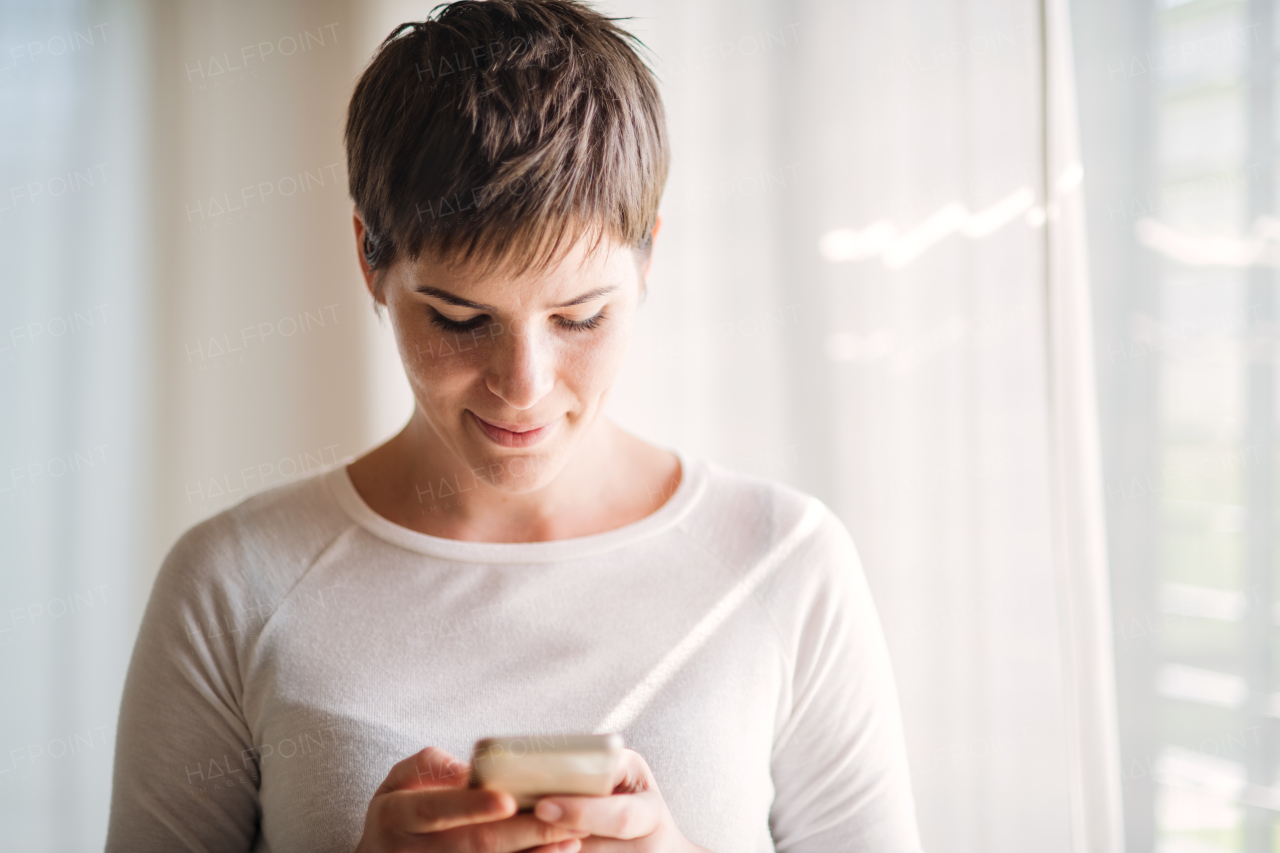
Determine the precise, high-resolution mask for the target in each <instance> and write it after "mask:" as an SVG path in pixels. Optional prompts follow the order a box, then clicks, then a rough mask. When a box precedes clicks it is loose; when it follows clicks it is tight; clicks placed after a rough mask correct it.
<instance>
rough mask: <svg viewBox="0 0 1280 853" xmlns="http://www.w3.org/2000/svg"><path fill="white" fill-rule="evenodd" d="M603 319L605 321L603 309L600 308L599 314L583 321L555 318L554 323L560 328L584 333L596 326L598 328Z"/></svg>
mask: <svg viewBox="0 0 1280 853" xmlns="http://www.w3.org/2000/svg"><path fill="white" fill-rule="evenodd" d="M604 319H605V313H604V309H603V308H601V309H600V311H599V313H597V314H596V315H595V316H594V317H588V318H587V319H585V320H570V319H568V318H567V317H559V316H557V317H556V322H557V323H559V324H560V326H561V327H562V328H565V329H572V330H574V331H585V330H587V329H594V328H595V327H596V326H599V325H600V322H601V321H602V320H604Z"/></svg>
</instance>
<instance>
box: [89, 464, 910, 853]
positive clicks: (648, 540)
mask: <svg viewBox="0 0 1280 853" xmlns="http://www.w3.org/2000/svg"><path fill="white" fill-rule="evenodd" d="M680 458H681V464H682V469H683V476H682V479H681V482H680V485H679V487H678V488H677V489H676V491H675V492H674V494H672V495H671V497H670V498H669V499H668V500H667V501H666V502H665V503H664V504H662V505H661V507H660V508H658V509H657V510H656V511H655V512H654V513H652V514H651V515H649V516H647V517H645V518H643V519H641V520H639V521H637V522H634V523H632V524H628V525H626V526H624V527H621V528H618V529H616V530H611V531H608V532H605V533H600V534H596V535H592V536H584V537H580V538H576V539H565V540H558V541H551V542H535V543H521V544H514V543H481V542H464V541H459V540H452V539H443V538H439V537H434V536H428V535H425V534H421V533H417V532H415V531H412V530H409V529H407V528H404V527H400V526H399V525H396V524H394V523H392V522H391V521H389V520H388V519H386V518H383V517H382V516H380V515H378V514H376V513H375V512H374V511H373V510H372V509H370V508H369V507H368V505H366V504H365V503H364V501H363V500H362V499H361V497H360V495H359V493H358V492H357V491H356V490H355V488H354V487H353V486H352V484H351V480H350V478H349V477H348V475H347V471H346V468H345V466H339V467H335V468H333V469H331V470H328V471H326V472H324V473H322V474H319V475H316V476H313V477H311V478H309V479H306V480H302V481H299V482H295V483H292V484H289V485H286V486H282V487H278V488H276V489H273V490H271V491H268V492H265V493H263V494H260V495H257V496H255V497H252V498H249V499H248V500H246V501H244V502H243V503H241V504H239V505H238V506H235V507H233V508H231V509H229V510H227V511H225V512H223V513H221V514H219V515H217V516H215V517H213V518H211V519H209V520H208V521H205V522H203V523H201V524H199V525H197V526H196V527H194V528H192V529H191V530H190V531H188V532H187V533H186V534H185V535H184V536H183V537H182V538H181V539H180V540H179V541H178V543H177V544H176V545H175V546H174V548H173V550H172V551H171V552H170V554H169V556H168V558H167V559H166V560H165V562H164V565H163V567H162V568H161V570H160V573H159V576H158V577H157V578H156V582H155V586H154V588H153V590H152V593H151V598H150V601H149V603H148V605H147V609H146V612H145V615H144V617H143V621H142V627H141V631H140V633H139V636H138V640H137V644H136V647H135V648H134V652H133V659H132V662H131V664H130V667H129V674H128V678H127V681H126V684H125V691H124V699H123V704H122V708H121V714H120V725H119V731H118V734H117V742H116V743H117V745H116V759H115V775H114V786H113V790H112V800H111V820H110V828H109V832H108V839H107V851H109V853H147V851H165V853H170V851H176V850H198V851H219V853H221V852H222V851H228V853H229V851H250V850H252V851H273V853H285V851H307V852H308V853H319V852H320V851H334V853H350V851H352V850H353V849H354V848H355V846H356V844H357V842H358V841H359V838H360V835H361V832H362V828H363V824H364V816H365V810H366V808H367V806H368V803H369V800H370V798H371V797H372V796H373V792H374V790H375V789H376V788H377V786H378V785H379V784H380V783H381V781H382V780H383V778H384V777H385V776H386V774H387V771H388V770H390V768H391V766H392V765H393V764H395V763H396V762H397V761H400V760H401V759H403V758H405V757H407V756H409V755H411V754H413V753H414V752H417V751H418V750H420V749H422V748H423V747H426V746H439V747H442V748H444V749H446V750H448V751H449V752H451V753H453V754H454V755H456V756H458V757H459V758H461V759H463V760H464V761H465V760H467V759H468V758H469V757H470V750H471V747H472V744H473V743H474V741H476V740H477V739H478V738H481V737H486V736H491V735H518V734H556V733H578V732H591V731H598V730H601V729H602V728H617V729H618V730H619V731H620V732H621V734H622V735H623V737H624V739H625V741H626V744H627V746H629V747H631V748H632V749H635V750H636V751H637V752H639V753H640V754H641V755H642V756H644V758H645V759H646V760H647V761H648V763H649V766H650V767H651V768H652V770H653V773H654V775H655V777H656V778H657V781H658V785H659V787H660V789H661V790H662V792H663V796H664V798H665V799H666V802H667V803H668V805H669V807H670V809H671V813H672V815H673V816H674V818H675V822H676V825H677V826H678V827H679V828H680V830H681V831H682V832H683V833H684V835H685V836H686V837H687V838H689V839H690V840H691V841H693V842H695V843H697V844H700V845H702V846H703V847H706V848H708V849H709V850H712V851H715V853H765V851H774V850H777V851H785V853H853V851H868V853H870V852H871V851H874V853H915V851H917V850H918V849H919V840H918V833H917V830H916V825H915V815H914V807H913V803H912V797H911V789H910V782H909V778H908V771H907V762H906V756H905V750H904V747H903V740H902V732H901V723H900V717H899V712H898V705H897V697H896V692H895V687H894V682H893V676H892V673H891V670H890V666H889V661H888V657H887V654H886V651H885V647H884V641H883V637H882V633H881V629H880V625H879V622H878V620H877V616H876V611H875V607H874V605H873V603H872V600H871V597H870V594H869V592H868V588H867V585H866V582H865V579H864V577H863V574H862V570H861V567H860V565H859V561H858V556H857V552H856V551H855V549H854V545H853V542H852V540H851V539H850V537H849V534H848V532H847V530H846V529H845V527H844V526H843V524H842V523H841V522H840V521H839V520H838V519H837V518H836V517H835V516H834V515H833V514H832V513H831V512H830V511H829V510H828V509H827V508H826V507H825V506H824V505H823V504H822V503H820V502H819V501H818V500H816V499H815V498H812V497H809V496H806V495H804V494H802V493H800V492H798V491H796V490H794V489H791V488H788V487H786V486H783V485H781V484H778V483H774V482H771V481H768V480H764V479H759V478H753V477H748V476H743V475H739V474H736V473H731V472H729V471H726V470H723V469H721V468H719V467H717V466H715V465H713V464H712V463H710V462H708V461H706V460H703V459H700V458H690V457H688V456H685V455H683V454H681V457H680ZM463 485H465V484H461V483H460V484H458V488H461V487H462V486H463Z"/></svg>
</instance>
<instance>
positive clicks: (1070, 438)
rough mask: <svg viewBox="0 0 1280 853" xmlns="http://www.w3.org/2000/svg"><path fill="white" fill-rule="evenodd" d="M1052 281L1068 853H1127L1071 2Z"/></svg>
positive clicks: (1053, 143) (1048, 140) (1061, 75)
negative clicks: (1068, 764) (1069, 822)
mask: <svg viewBox="0 0 1280 853" xmlns="http://www.w3.org/2000/svg"><path fill="white" fill-rule="evenodd" d="M1044 8H1045V20H1046V27H1045V29H1044V51H1045V61H1044V67H1045V90H1046V94H1047V96H1046V98H1045V108H1044V119H1045V179H1044V185H1045V194H1046V196H1050V197H1052V198H1053V199H1054V201H1053V202H1051V204H1050V206H1049V211H1050V215H1049V217H1048V222H1047V228H1046V231H1045V233H1046V237H1047V245H1046V258H1047V263H1046V264H1045V281H1046V289H1045V293H1046V303H1047V306H1048V308H1047V316H1048V319H1049V324H1048V331H1047V334H1048V342H1047V343H1048V348H1049V370H1050V377H1049V383H1050V386H1049V396H1048V405H1049V410H1050V418H1051V424H1052V427H1051V441H1052V447H1051V454H1052V464H1053V478H1052V480H1053V489H1054V496H1053V497H1054V500H1053V507H1054V515H1055V519H1054V522H1055V523H1054V538H1055V567H1056V570H1057V573H1058V597H1059V618H1060V620H1061V622H1060V625H1061V631H1062V645H1063V655H1064V666H1063V670H1064V677H1065V678H1066V680H1067V690H1066V697H1067V702H1068V707H1067V714H1066V716H1067V721H1068V727H1067V731H1068V755H1069V756H1071V775H1072V780H1073V784H1072V801H1073V806H1074V814H1073V822H1074V825H1075V832H1074V833H1073V838H1074V844H1073V849H1075V850H1077V851H1115V853H1119V851H1122V850H1123V849H1124V841H1123V838H1124V825H1123V818H1122V813H1121V791H1120V788H1121V770H1120V743H1119V724H1118V720H1117V712H1116V688H1115V667H1114V662H1113V654H1112V645H1111V640H1112V637H1111V630H1110V626H1111V602H1110V588H1109V582H1108V577H1107V545H1106V531H1105V521H1104V518H1105V512H1104V491H1103V485H1102V483H1103V478H1102V451H1101V440H1100V436H1099V423H1098V393H1097V382H1096V373H1095V366H1094V358H1093V351H1094V349H1093V347H1094V338H1093V321H1092V317H1093V312H1092V306H1091V299H1090V293H1089V265H1088V247H1087V245H1086V239H1085V238H1086V229H1085V213H1084V200H1083V197H1082V196H1083V193H1082V192H1081V191H1080V189H1079V187H1080V181H1081V178H1082V177H1083V170H1082V167H1081V166H1080V134H1079V126H1078V125H1079V122H1078V118H1077V104H1076V92H1075V74H1074V68H1073V65H1074V63H1073V60H1072V47H1071V20H1070V16H1069V14H1068V9H1067V2H1066V0H1044Z"/></svg>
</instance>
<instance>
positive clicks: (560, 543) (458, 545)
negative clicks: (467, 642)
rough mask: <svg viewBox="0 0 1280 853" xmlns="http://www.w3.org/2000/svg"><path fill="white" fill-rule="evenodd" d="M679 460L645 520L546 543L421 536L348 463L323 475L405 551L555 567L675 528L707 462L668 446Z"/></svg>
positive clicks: (356, 517)
mask: <svg viewBox="0 0 1280 853" xmlns="http://www.w3.org/2000/svg"><path fill="white" fill-rule="evenodd" d="M665 449H666V450H669V451H670V452H672V453H674V454H675V455H676V458H677V459H679V461H680V484H679V485H678V486H676V490H675V491H674V492H673V493H672V494H671V497H670V498H668V499H667V501H666V503H664V504H663V505H662V506H660V507H658V509H657V510H655V511H654V512H651V513H649V514H648V515H646V516H645V517H644V518H641V519H638V520H636V521H633V522H630V523H628V524H624V525H623V526H621V527H616V528H614V529H613V530H606V531H604V532H602V533H592V534H590V535H588V536H576V537H573V538H570V539H553V540H550V541H547V542H471V541H468V540H464V539H446V538H444V537H442V536H432V535H431V534H429V533H420V532H418V531H417V530H411V529H410V528H408V527H403V526H401V525H399V524H396V523H395V522H394V521H392V520H391V519H389V518H386V517H385V516H382V515H379V514H378V513H377V512H375V511H374V510H373V508H372V507H370V506H369V505H368V504H367V503H365V501H364V498H362V497H361V496H360V493H359V492H358V491H356V487H355V484H354V483H352V482H351V475H350V474H349V473H348V472H347V466H346V465H345V464H343V465H338V466H337V467H336V468H334V469H332V470H330V471H329V472H328V473H326V474H324V475H323V476H324V480H325V485H327V486H328V488H329V493H330V494H331V495H332V496H333V498H334V500H336V501H337V503H338V505H339V506H340V507H341V508H342V510H343V511H344V512H345V513H346V514H347V516H348V517H349V518H350V519H351V520H352V521H353V522H355V523H356V524H357V525H359V526H360V527H361V528H362V529H363V530H365V531H366V532H368V533H371V534H372V535H374V536H376V537H377V538H378V539H381V540H383V541H384V542H389V543H390V544H392V545H395V546H397V547H399V548H403V549H405V550H407V551H413V552H414V553H417V554H425V555H428V556H431V557H439V558H441V559H445V560H456V561H460V562H468V563H506V564H510V563H552V562H560V561H564V560H573V559H579V558H583V557H595V556H599V555H601V554H605V553H608V552H609V551H613V550H615V549H617V548H621V547H623V546H625V545H630V544H631V543H633V542H636V541H638V540H641V539H646V538H648V537H650V536H653V535H655V534H658V533H661V532H663V531H665V530H668V529H670V528H671V527H673V526H675V525H676V524H678V523H679V522H680V520H681V519H683V518H684V517H685V516H686V515H687V514H688V513H689V511H690V510H692V509H693V507H694V505H695V504H696V503H697V502H698V499H699V498H700V497H701V496H702V493H703V491H704V490H705V489H706V479H707V478H706V463H705V461H704V460H702V459H701V458H700V457H692V458H691V457H688V456H686V455H685V454H684V453H682V452H680V451H679V450H676V449H674V448H665Z"/></svg>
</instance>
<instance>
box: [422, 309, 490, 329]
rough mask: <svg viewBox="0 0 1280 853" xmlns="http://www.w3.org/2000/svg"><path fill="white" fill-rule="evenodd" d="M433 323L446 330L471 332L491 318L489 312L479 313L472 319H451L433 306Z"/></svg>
mask: <svg viewBox="0 0 1280 853" xmlns="http://www.w3.org/2000/svg"><path fill="white" fill-rule="evenodd" d="M430 310H431V325H433V326H435V327H436V328H437V329H443V330H444V331H446V332H470V331H472V330H474V329H478V328H480V327H481V326H483V325H484V324H485V323H486V322H487V321H488V319H489V315H488V314H477V315H476V316H474V317H472V318H471V319H470V320H450V319H449V318H448V317H446V316H444V315H443V314H441V313H440V312H439V311H437V310H436V309H434V308H431V309H430Z"/></svg>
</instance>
